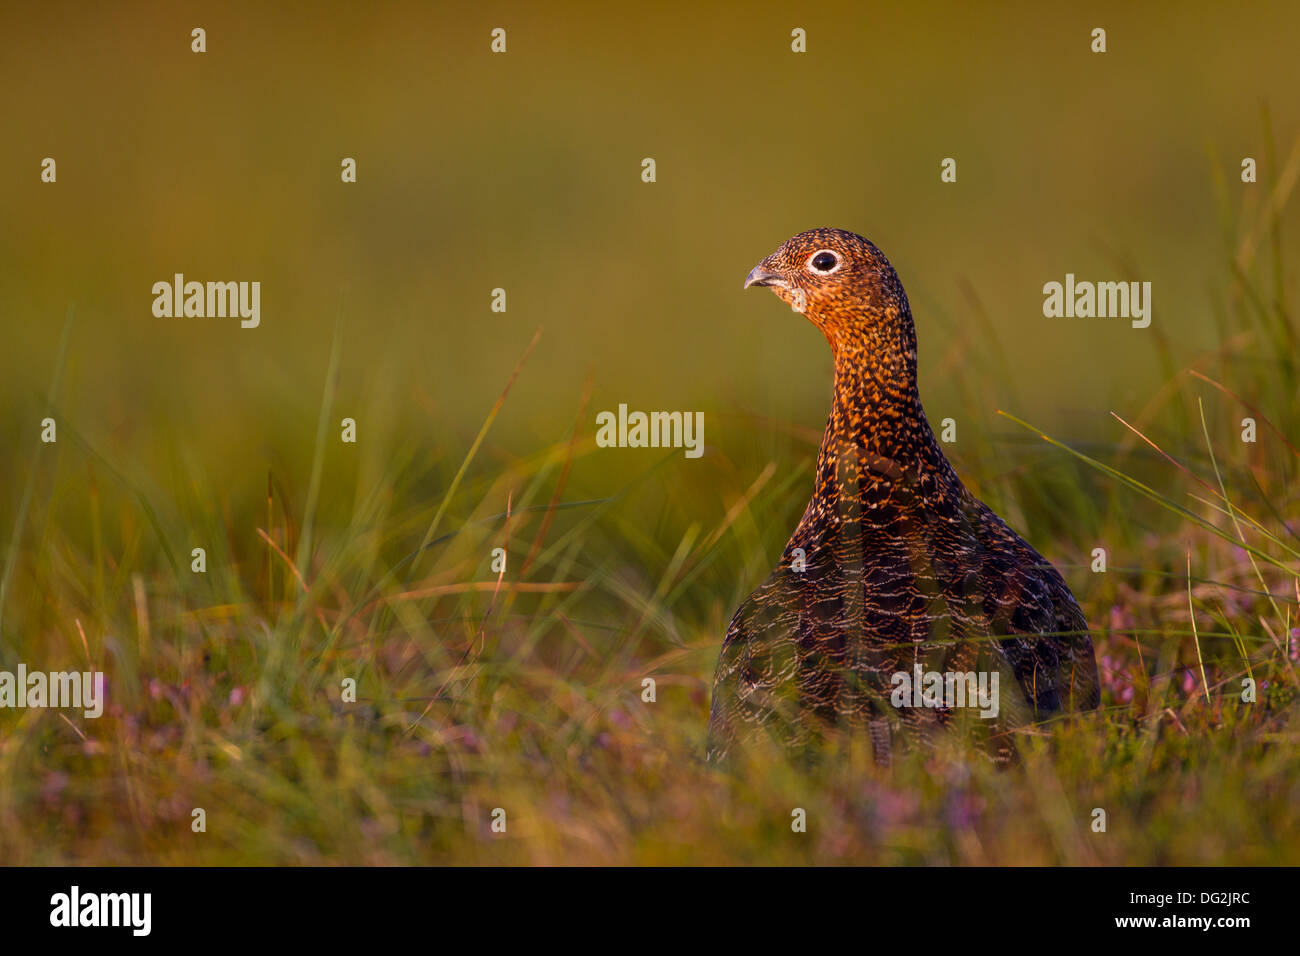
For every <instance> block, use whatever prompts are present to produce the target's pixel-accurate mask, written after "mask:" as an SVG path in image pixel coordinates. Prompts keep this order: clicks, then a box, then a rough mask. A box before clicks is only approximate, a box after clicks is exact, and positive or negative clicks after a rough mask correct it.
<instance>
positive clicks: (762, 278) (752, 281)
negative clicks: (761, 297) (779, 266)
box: [745, 260, 787, 289]
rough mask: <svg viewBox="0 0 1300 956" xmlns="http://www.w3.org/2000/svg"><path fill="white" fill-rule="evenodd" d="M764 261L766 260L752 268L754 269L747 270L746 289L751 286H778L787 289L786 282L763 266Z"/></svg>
mask: <svg viewBox="0 0 1300 956" xmlns="http://www.w3.org/2000/svg"><path fill="white" fill-rule="evenodd" d="M766 261H767V260H763V262H760V263H759V264H758V265H756V266H754V268H752V269H750V270H749V275H747V276H745V288H746V289H748V288H749V287H750V286H751V285H762V286H779V287H781V288H782V289H784V288H787V285H786V281H785V280H784V279H782V278H781V276H780V275H779V274H778V273H776V272H773V271H772V270H771V269H769V268H768V267H767V266H766V265H764V263H765V262H766Z"/></svg>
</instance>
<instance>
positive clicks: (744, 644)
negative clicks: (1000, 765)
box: [709, 229, 1098, 762]
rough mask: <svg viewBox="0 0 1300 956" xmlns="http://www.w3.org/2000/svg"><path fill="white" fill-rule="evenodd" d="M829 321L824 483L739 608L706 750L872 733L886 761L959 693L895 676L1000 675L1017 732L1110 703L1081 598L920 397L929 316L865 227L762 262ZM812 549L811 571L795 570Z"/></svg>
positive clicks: (720, 752)
mask: <svg viewBox="0 0 1300 956" xmlns="http://www.w3.org/2000/svg"><path fill="white" fill-rule="evenodd" d="M751 285H761V286H767V287H770V288H771V289H772V290H773V291H774V292H775V293H776V294H777V295H778V296H779V297H780V298H781V299H782V300H784V301H785V302H786V303H787V304H789V305H790V306H791V307H792V308H794V309H795V310H796V311H798V312H802V313H803V314H804V315H805V316H806V317H807V318H808V319H809V320H811V321H812V323H813V324H814V325H816V326H817V327H818V328H819V329H820V330H821V331H822V333H823V334H824V335H825V336H826V339H827V341H828V342H829V343H830V346H831V352H832V354H833V356H834V364H835V387H834V401H833V403H832V405H831V412H830V418H829V421H828V422H827V425H826V433H825V436H824V437H823V438H822V443H821V449H820V452H819V454H818V458H817V479H816V482H817V483H816V492H815V494H814V495H813V498H812V500H811V501H809V502H808V507H807V509H806V510H805V511H804V515H803V519H802V520H801V521H800V522H799V526H798V527H797V528H796V529H795V532H794V534H793V535H792V536H791V538H790V541H789V543H788V544H787V545H786V547H785V552H784V553H783V554H782V556H781V561H780V563H779V564H778V565H777V567H776V569H775V570H774V571H773V572H772V574H771V575H770V576H769V577H768V579H767V580H766V581H764V582H763V584H762V585H760V586H759V588H758V590H756V591H755V592H754V593H753V594H752V595H750V597H749V598H748V600H746V601H745V602H744V603H743V604H742V605H741V606H740V608H739V609H738V610H737V611H736V614H735V616H734V617H733V619H732V621H731V625H730V627H729V628H728V629H727V635H726V639H725V641H724V642H723V647H722V654H721V657H720V659H719V661H718V668H717V674H716V677H715V679H714V687H713V712H712V718H711V720H710V725H709V756H710V759H718V758H721V757H723V756H725V755H726V754H727V753H728V752H729V751H730V750H732V749H733V748H735V747H736V746H737V745H738V744H742V743H744V742H745V741H746V740H747V739H749V738H751V737H756V736H760V735H764V736H766V735H770V736H772V737H774V738H775V739H776V740H777V741H778V742H780V743H781V744H784V745H786V746H789V747H803V746H805V745H809V744H812V743H813V742H814V741H817V740H818V739H821V738H823V737H825V736H826V735H827V733H828V731H830V730H831V728H836V732H837V733H843V732H844V731H848V732H849V734H850V735H853V734H864V735H865V739H869V740H870V742H871V745H872V747H873V749H874V752H875V755H876V759H877V760H880V761H882V762H885V761H887V760H888V756H889V753H890V751H891V749H892V748H893V746H894V745H895V742H896V741H898V740H899V739H900V737H901V738H902V739H903V740H904V741H907V740H932V739H933V735H932V733H931V731H932V730H933V729H934V728H936V727H940V726H944V725H948V724H953V723H954V722H955V721H956V719H957V718H958V717H964V716H973V712H968V713H965V714H955V713H954V711H953V709H949V708H944V707H940V708H935V709H928V708H906V707H897V706H894V704H893V703H891V700H890V692H891V689H892V683H891V680H892V677H893V675H895V674H897V673H900V672H905V673H909V674H911V673H914V668H915V666H916V665H917V664H920V665H921V666H922V668H923V669H924V670H926V671H939V672H979V671H984V672H986V673H991V672H992V671H994V670H996V671H997V672H998V673H999V674H1000V675H1003V679H1002V680H1001V683H1000V687H1001V693H1000V697H1001V702H1000V713H999V715H998V717H997V719H996V720H993V721H981V719H980V718H978V717H976V718H975V719H974V720H973V721H971V723H973V724H976V725H979V726H980V727H981V729H982V730H983V731H984V732H985V733H986V735H987V739H988V740H989V741H991V742H992V745H993V746H992V750H993V752H994V753H997V754H999V755H1001V756H1004V757H1005V756H1009V755H1010V754H1011V752H1012V749H1011V745H1010V735H1009V734H1008V733H1007V731H1008V730H1009V729H1011V728H1014V727H1016V726H1020V725H1022V724H1024V723H1028V722H1030V721H1033V720H1035V719H1040V718H1042V717H1044V716H1047V715H1050V714H1052V713H1056V712H1059V711H1062V710H1082V709H1089V708H1093V707H1095V706H1096V705H1097V702H1098V681H1097V665H1096V660H1095V658H1094V655H1093V649H1092V641H1091V640H1090V638H1089V636H1088V625H1087V621H1086V620H1085V619H1084V616H1083V613H1082V612H1081V611H1080V610H1079V606H1078V604H1077V603H1075V600H1074V597H1073V595H1072V594H1071V593H1070V589H1069V588H1068V587H1067V586H1066V584H1065V582H1064V581H1063V580H1062V579H1061V576H1060V574H1058V573H1057V572H1056V570H1055V569H1054V568H1052V567H1051V566H1050V565H1049V564H1047V563H1046V562H1045V561H1044V560H1043V558H1042V557H1041V556H1040V555H1039V554H1038V552H1037V551H1035V550H1034V549H1033V548H1032V547H1030V546H1029V545H1028V544H1027V543H1026V542H1025V541H1024V540H1022V539H1021V538H1020V536H1019V535H1017V534H1016V533H1015V532H1014V531H1012V530H1011V529H1010V528H1008V527H1007V525H1006V524H1005V523H1003V521H1002V520H1001V519H1000V518H999V517H998V516H997V515H995V514H994V513H993V512H992V511H991V510H990V509H989V508H988V507H987V506H986V505H984V503H983V502H981V501H979V500H978V499H977V498H976V497H975V496H974V495H972V494H971V493H970V492H969V491H967V489H966V487H965V486H964V485H963V484H962V482H961V479H960V478H958V477H957V474H956V472H954V471H953V469H952V466H951V465H950V464H949V463H948V460H947V458H945V457H944V454H943V452H942V450H941V449H940V447H939V443H938V441H937V440H936V439H935V436H934V433H933V432H932V431H931V430H930V425H929V423H928V422H927V421H926V417H925V412H924V411H923V410H922V408H921V401H920V398H919V397H918V394H917V383H916V331H915V329H914V327H913V325H912V315H911V310H910V309H909V307H908V304H907V296H906V294H905V293H904V292H903V286H902V284H901V283H900V282H899V280H898V276H897V274H896V273H895V272H894V269H893V267H892V266H891V265H890V264H889V262H888V261H887V260H886V259H885V257H884V255H883V254H882V253H881V252H880V250H879V249H877V248H876V247H875V246H874V245H872V244H871V243H870V242H868V241H867V240H866V239H863V238H862V237H861V236H857V235H854V234H853V233H850V232H843V231H841V230H838V229H814V230H812V231H809V232H804V233H800V234H799V235H797V236H795V237H793V238H792V239H790V240H788V241H787V242H785V243H784V244H783V245H782V246H781V247H780V248H779V249H778V250H777V251H776V252H774V253H773V254H772V255H770V256H768V257H767V258H766V259H764V260H763V261H762V262H761V263H759V265H758V266H757V267H756V268H755V269H754V270H753V271H752V272H751V273H750V274H749V277H748V278H747V279H746V282H745V287H746V288H748V287H749V286H751ZM801 556H802V558H803V564H804V565H805V567H804V569H803V570H799V565H800V561H799V558H800V557H801Z"/></svg>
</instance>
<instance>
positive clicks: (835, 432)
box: [819, 334, 958, 482]
mask: <svg viewBox="0 0 1300 956" xmlns="http://www.w3.org/2000/svg"><path fill="white" fill-rule="evenodd" d="M831 347H832V350H833V354H834V358H835V386H834V398H833V401H832V403H831V413H830V418H829V420H828V421H827V423H826V434H825V436H824V437H823V438H822V446H821V453H820V455H819V471H820V470H822V468H823V467H825V466H833V464H834V459H836V458H839V457H840V456H841V455H844V454H850V453H856V454H857V455H858V457H859V458H861V459H863V460H865V461H867V462H868V463H869V464H870V465H871V468H870V470H871V471H873V472H876V473H877V474H881V475H882V476H885V477H888V476H891V475H892V476H893V477H896V478H897V477H901V476H903V475H905V474H906V475H909V476H911V477H912V478H913V479H914V478H915V477H916V476H917V475H918V474H920V475H929V476H931V477H932V478H934V479H938V480H939V481H941V482H946V481H947V480H951V481H954V482H957V481H958V479H957V476H956V473H955V472H953V470H952V467H951V466H950V465H949V464H948V460H947V459H946V458H945V457H944V455H943V452H942V451H941V450H940V448H939V444H938V441H937V440H936V439H935V436H934V432H933V431H932V430H931V428H930V423H929V421H928V420H927V419H926V417H925V410H924V409H923V408H922V407H921V399H920V396H919V394H918V392H917V386H916V339H915V336H914V335H911V336H909V335H906V334H899V335H898V336H897V337H896V338H895V340H894V341H881V340H879V339H877V340H875V341H873V340H870V339H867V338H865V337H864V338H862V339H859V340H853V341H839V342H832V346H831Z"/></svg>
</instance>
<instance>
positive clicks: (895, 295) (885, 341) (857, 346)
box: [745, 229, 916, 362]
mask: <svg viewBox="0 0 1300 956" xmlns="http://www.w3.org/2000/svg"><path fill="white" fill-rule="evenodd" d="M753 285H758V286H767V287H768V288H770V289H771V290H772V291H773V292H775V293H776V294H777V296H778V297H779V298H780V299H781V300H782V301H784V302H785V303H786V304H787V305H789V306H790V307H791V308H792V309H794V310H795V311H796V312H799V313H802V314H803V315H804V316H805V317H807V318H808V319H809V321H811V322H812V323H813V325H815V326H817V328H819V329H821V331H822V334H823V335H825V336H826V339H827V341H829V342H830V344H831V348H832V349H833V350H834V351H835V352H836V353H837V354H838V353H839V352H840V351H842V350H844V349H849V350H852V351H859V350H861V349H864V348H865V350H866V351H867V352H868V354H871V355H872V357H873V358H874V359H875V360H876V361H885V362H888V361H890V360H891V359H893V358H897V359H903V360H906V359H907V357H908V356H907V353H908V352H911V353H912V355H911V359H912V361H915V351H916V333H915V331H914V330H913V328H912V314H911V310H910V309H909V308H908V304H907V294H906V293H905V292H904V291H903V284H902V283H901V282H900V281H899V279H898V274H897V273H896V272H894V267H893V266H891V265H890V264H889V260H888V259H886V258H885V254H884V253H883V252H881V251H880V250H879V249H877V248H876V247H875V246H874V245H873V244H872V243H871V242H869V241H868V240H866V239H864V238H862V237H861V236H859V235H856V234H855V233H852V232H846V231H845V230H843V229H810V230H808V231H807V232H801V233H799V234H798V235H797V236H792V237H791V238H789V239H787V240H786V241H785V242H783V243H781V246H780V248H778V249H777V250H776V251H775V252H774V253H772V254H771V255H770V256H768V257H767V258H766V259H764V260H763V261H762V262H760V263H759V264H758V265H756V266H755V267H754V268H753V269H752V270H750V273H749V275H748V276H746V277H745V288H746V289H748V288H749V287H750V286H753ZM891 352H895V353H899V352H901V354H895V355H891V354H890V353H891Z"/></svg>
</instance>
